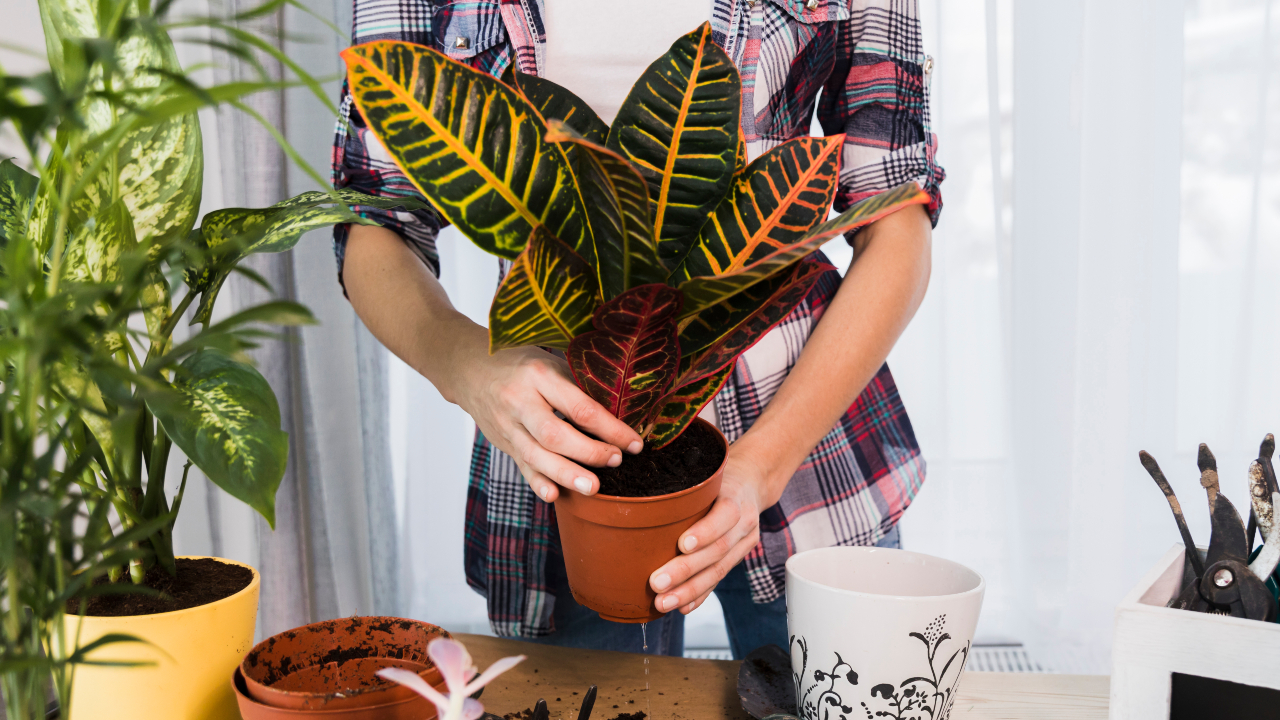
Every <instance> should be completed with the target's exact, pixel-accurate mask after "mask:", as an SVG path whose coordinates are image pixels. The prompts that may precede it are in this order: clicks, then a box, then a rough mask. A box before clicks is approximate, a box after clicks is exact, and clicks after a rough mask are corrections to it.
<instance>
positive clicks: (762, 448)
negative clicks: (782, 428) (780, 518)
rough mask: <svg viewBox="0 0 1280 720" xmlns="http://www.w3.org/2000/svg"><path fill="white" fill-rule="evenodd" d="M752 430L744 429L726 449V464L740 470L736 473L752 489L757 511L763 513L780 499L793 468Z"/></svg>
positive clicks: (778, 452)
mask: <svg viewBox="0 0 1280 720" xmlns="http://www.w3.org/2000/svg"><path fill="white" fill-rule="evenodd" d="M754 430H755V428H752V430H748V431H747V433H746V434H744V435H743V436H742V437H741V438H738V440H737V442H735V443H734V444H732V445H730V446H729V458H728V460H727V461H726V464H728V463H732V464H734V465H736V466H738V467H739V468H740V472H739V473H738V474H739V475H740V476H742V477H743V478H744V480H745V481H746V482H749V483H750V484H751V485H752V486H753V487H754V489H755V491H756V496H757V498H758V499H759V504H760V510H764V509H765V508H768V507H772V506H773V505H774V504H776V503H777V502H778V499H779V498H781V497H782V491H783V490H785V489H786V487H787V483H788V482H789V481H790V480H791V476H792V475H793V474H795V465H792V464H791V463H789V462H788V461H787V460H785V459H784V458H783V457H782V456H783V455H784V453H782V452H780V451H779V450H778V449H777V448H774V447H771V446H770V445H771V444H770V443H767V442H764V441H763V440H762V433H759V432H753V431H754Z"/></svg>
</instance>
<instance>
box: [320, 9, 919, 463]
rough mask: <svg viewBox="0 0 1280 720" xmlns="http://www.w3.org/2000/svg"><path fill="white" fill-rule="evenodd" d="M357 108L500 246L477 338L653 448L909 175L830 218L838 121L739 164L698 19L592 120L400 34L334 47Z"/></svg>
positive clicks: (723, 90)
mask: <svg viewBox="0 0 1280 720" xmlns="http://www.w3.org/2000/svg"><path fill="white" fill-rule="evenodd" d="M343 58H344V59H345V60H346V64H347V73H348V83H349V87H350V91H351V95H352V98H353V99H354V102H355V105H356V107H357V108H358V109H359V111H360V113H361V115H362V116H363V117H364V120H365V121H366V124H367V126H368V127H369V128H370V130H371V131H372V132H373V134H374V135H376V136H377V138H378V140H379V141H380V142H381V143H382V144H383V146H384V147H385V148H386V149H387V151H388V152H389V153H390V155H391V157H392V158H393V159H394V160H395V162H396V163H397V164H398V165H399V166H400V168H401V169H402V170H403V171H404V173H405V174H406V175H407V176H408V177H409V179H410V180H411V181H412V182H413V183H414V185H415V186H416V187H417V188H418V190H420V191H421V192H422V194H423V196H425V197H426V198H427V199H428V200H429V201H430V202H431V204H432V206H433V207H434V208H435V209H436V211H438V212H439V214H440V215H441V216H442V217H443V218H444V219H445V220H447V221H448V222H450V223H452V224H453V225H455V226H457V227H458V229H459V230H460V231H461V232H462V233H463V234H464V235H466V236H467V237H468V238H470V239H471V241H472V242H474V243H475V244H476V245H478V246H480V247H481V248H482V249H484V250H486V251H487V252H490V253H492V254H494V255H498V256H499V257H503V258H507V259H509V260H511V261H512V265H511V269H510V272H508V273H507V275H506V276H505V278H504V279H503V280H502V283H501V285H500V286H499V288H498V292H497V295H496V296H495V297H494V300H493V305H492V307H491V309H490V313H489V321H490V322H489V341H490V351H491V352H492V351H497V350H500V349H502V348H510V347H518V346H523V345H538V346H542V347H546V348H554V349H559V350H563V351H564V352H565V354H566V356H567V358H568V362H569V367H570V369H571V370H572V372H573V377H574V379H575V381H576V382H577V384H578V385H579V386H580V387H581V388H582V389H583V390H584V391H585V392H586V393H587V394H588V395H590V396H591V397H592V398H594V399H596V400H597V401H599V402H600V403H601V404H602V405H603V406H604V407H606V408H607V409H609V410H610V411H611V412H613V413H614V414H615V415H616V416H617V417H618V418H620V419H622V420H623V421H624V422H626V423H627V424H628V425H630V426H631V427H633V428H635V430H636V431H637V432H639V433H640V435H641V436H642V437H644V438H645V439H646V442H647V443H648V444H649V445H650V446H651V447H655V448H656V447H662V446H663V445H666V444H667V443H669V442H670V441H671V440H673V439H675V438H676V437H677V436H678V435H679V434H680V433H681V432H682V431H683V430H684V429H685V427H687V426H688V424H689V423H690V422H691V421H692V420H693V418H694V417H695V416H696V415H697V414H698V412H699V411H700V410H701V409H702V408H703V406H705V405H706V404H707V402H708V401H709V400H710V399H711V398H712V397H713V396H714V395H715V394H716V392H718V391H719V389H720V388H721V386H723V385H724V382H725V379H726V378H727V377H728V375H729V372H730V371H731V369H732V367H733V361H734V360H735V359H736V358H737V357H738V356H739V355H740V354H742V353H743V352H744V351H746V350H747V349H748V348H749V347H751V345H753V344H754V343H755V342H756V341H758V340H759V339H760V338H761V337H763V336H764V334H765V333H766V332H768V330H769V329H770V328H772V327H773V326H774V325H775V324H777V323H778V322H779V321H781V320H782V319H783V318H785V317H786V316H787V314H788V313H789V312H791V310H792V309H793V308H794V307H795V306H796V305H797V304H798V303H799V302H800V301H801V300H803V299H804V297H805V295H806V294H807V293H808V292H809V290H810V289H811V288H812V286H813V284H814V283H815V282H816V281H817V279H818V276H819V275H820V274H821V273H823V272H824V271H826V270H828V269H830V267H831V266H830V265H828V264H826V263H823V262H819V261H817V260H816V259H814V258H811V257H809V255H810V253H812V252H813V251H814V250H815V249H817V248H818V247H819V246H820V245H821V244H822V243H823V242H825V241H826V240H828V239H830V238H832V237H834V236H836V235H839V234H842V233H846V232H848V231H850V230H852V229H853V228H856V227H858V226H861V225H865V224H867V223H870V222H872V221H874V220H876V219H878V218H880V217H883V216H884V215H887V214H889V213H892V212H894V211H896V210H898V209H900V208H902V207H904V206H906V205H910V204H917V203H925V202H928V196H927V195H926V194H925V193H924V192H923V191H921V190H920V188H919V187H918V186H917V185H916V184H915V183H906V184H904V185H901V186H899V187H897V188H894V189H893V190H891V191H888V192H885V193H881V194H880V195H876V196H874V197H871V198H868V199H866V200H864V201H862V202H860V203H858V204H856V205H854V206H853V207H852V208H850V209H849V210H848V211H847V212H845V213H843V214H842V215H840V216H839V217H836V218H833V219H830V220H828V219H827V215H828V210H829V208H830V207H831V202H832V198H833V196H834V194H835V191H836V185H837V176H838V171H839V167H840V155H841V148H842V145H843V140H844V138H843V136H842V135H834V136H830V137H823V138H819V137H800V138H795V139H793V140H790V141H788V142H785V143H783V144H781V145H779V146H778V147H776V148H774V149H772V150H770V151H768V152H766V153H764V154H763V155H761V156H760V157H759V158H756V159H755V161H753V162H751V163H750V164H747V162H746V145H745V143H744V141H743V137H742V131H741V127H740V125H739V118H740V117H741V112H742V108H741V102H742V100H741V98H742V92H741V81H740V79H739V76H738V71H737V69H736V68H735V67H734V65H733V62H732V60H731V59H730V58H729V57H728V55H726V54H725V52H724V51H723V50H721V49H720V47H719V46H717V45H716V44H715V43H714V42H712V40H711V29H710V26H709V25H707V24H704V25H703V26H702V27H700V28H698V29H697V30H694V31H693V32H691V33H689V34H687V35H685V36H683V37H681V38H680V39H679V40H677V41H676V42H675V44H674V45H672V46H671V49H670V50H669V51H667V53H666V54H665V55H663V56H662V57H660V58H658V59H657V60H656V61H655V62H654V63H653V64H652V65H650V66H649V67H648V68H647V69H646V70H645V72H644V74H643V75H641V76H640V79H639V80H638V81H637V82H636V84H635V86H634V87H633V88H632V89H631V92H630V94H629V95H628V96H627V99H626V101H625V102H624V103H623V105H622V107H621V109H620V110H619V112H618V116H617V118H616V120H615V122H614V123H613V125H612V126H609V125H606V124H605V123H604V122H603V121H602V120H601V119H600V118H599V117H598V116H597V115H596V113H594V112H593V111H592V110H591V108H590V107H588V106H587V104H586V103H585V102H583V101H582V100H581V99H580V98H578V97H576V96H575V95H573V94H572V93H571V92H569V91H568V90H566V89H564V88H562V87H560V86H558V85H556V84H554V83H552V82H549V81H547V80H545V79H541V78H538V77H535V76H532V75H526V74H522V73H519V72H509V73H508V74H507V75H506V76H505V78H504V80H505V81H502V80H499V79H497V78H494V77H492V76H490V75H488V74H486V73H483V72H480V71H478V70H475V69H473V68H470V67H468V66H466V65H463V64H461V63H458V62H455V61H453V60H451V59H449V58H448V57H446V56H445V55H443V54H441V53H439V52H436V51H435V50H432V49H431V48H427V47H423V46H420V45H414V44H410V43H403V42H392V41H380V42H373V43H368V44H364V45H357V46H354V47H352V48H350V49H348V50H346V51H345V52H344V53H343Z"/></svg>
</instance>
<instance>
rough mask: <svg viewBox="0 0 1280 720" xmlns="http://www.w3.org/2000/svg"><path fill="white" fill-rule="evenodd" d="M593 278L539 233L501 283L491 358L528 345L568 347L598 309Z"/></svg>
mask: <svg viewBox="0 0 1280 720" xmlns="http://www.w3.org/2000/svg"><path fill="white" fill-rule="evenodd" d="M595 285H596V278H595V272H594V271H593V270H592V269H591V266H590V265H588V264H587V263H586V261H585V260H583V259H582V258H580V257H578V255H577V254H576V253H574V252H573V250H571V249H570V248H569V246H568V245H566V244H564V243H562V242H560V241H559V240H557V239H556V238H554V237H552V236H551V235H550V234H549V233H548V232H546V231H545V230H540V231H539V232H538V233H537V234H535V235H534V236H533V239H532V240H530V241H529V244H528V246H527V247H526V248H525V249H524V252H522V253H520V257H518V258H516V261H515V262H514V263H512V265H511V271H510V272H508V273H507V276H506V277H505V278H503V279H502V284H501V285H499V286H498V292H497V294H496V295H494V298H493V305H491V306H490V307H489V352H497V351H498V350H501V349H503V348H509V347H521V346H524V345H541V346H543V347H552V348H558V349H561V350H564V349H567V348H568V347H569V342H570V341H571V340H573V338H574V337H576V336H577V335H579V334H580V333H582V332H584V331H586V330H587V329H589V328H590V327H591V315H592V313H594V312H595V310H596V307H597V306H598V305H599V300H598V299H597V296H596V292H595Z"/></svg>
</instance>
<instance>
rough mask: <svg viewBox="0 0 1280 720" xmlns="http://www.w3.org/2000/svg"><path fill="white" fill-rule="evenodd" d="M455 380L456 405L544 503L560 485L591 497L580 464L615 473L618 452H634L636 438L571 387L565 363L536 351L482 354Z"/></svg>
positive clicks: (589, 479) (593, 483)
mask: <svg viewBox="0 0 1280 720" xmlns="http://www.w3.org/2000/svg"><path fill="white" fill-rule="evenodd" d="M460 375H461V378H460V380H461V382H460V383H459V386H458V387H457V391H458V392H457V403H458V405H460V406H461V407H462V409H463V410H466V411H467V412H468V413H470V415H471V417H472V418H474V419H475V421H476V425H477V426H478V427H479V428H480V431H481V432H483V433H484V436H485V437H486V438H488V439H489V442H491V443H492V444H493V445H494V447H496V448H498V449H499V450H501V451H503V452H505V453H506V454H508V455H510V456H511V457H512V458H513V459H514V460H515V461H516V464H517V465H518V466H519V468H520V472H521V473H522V474H523V475H524V479H525V481H526V482H528V483H529V487H531V488H533V491H534V493H536V494H537V495H538V497H540V498H542V499H543V500H544V501H546V502H552V501H554V500H555V499H556V498H557V497H559V495H560V487H564V488H568V489H572V490H576V491H578V492H580V493H582V494H584V495H593V494H595V492H596V491H597V490H599V488H600V481H599V479H597V477H596V474H595V473H593V472H591V471H590V470H588V469H587V468H586V467H584V466H592V467H603V466H608V467H617V466H618V465H619V464H620V463H621V462H622V452H621V450H623V449H625V450H626V451H627V452H630V453H638V452H640V449H641V447H642V441H641V439H640V435H639V434H638V433H636V431H635V430H632V429H631V428H630V427H629V426H628V425H627V424H626V423H624V422H622V421H621V420H619V419H618V418H616V417H614V416H613V415H612V414H611V413H609V411H608V410H606V409H605V408H604V406H603V405H601V404H600V403H598V402H596V401H595V400H592V399H591V398H590V397H589V396H588V395H587V394H586V393H584V392H583V391H582V390H581V389H579V388H578V386H577V385H575V384H574V382H573V377H572V375H571V374H570V373H569V364H568V363H567V362H565V361H564V360H563V359H561V358H559V357H557V356H555V355H552V354H551V353H548V352H546V351H544V350H539V349H537V348H528V347H526V348H517V349H511V350H499V351H498V352H496V353H494V354H493V355H489V354H488V353H485V354H484V356H483V357H473V358H472V362H468V363H467V368H466V369H465V370H464V371H463V372H462V373H460ZM556 411H559V412H560V414H561V415H562V416H563V417H564V418H567V419H568V422H566V421H565V420H562V419H561V418H560V417H557V416H556ZM570 423H572V424H570ZM575 426H576V427H575ZM578 428H582V429H583V430H586V431H587V432H590V433H591V434H592V435H595V436H596V437H598V438H600V440H593V439H592V438H590V437H587V436H586V435H585V434H583V433H582V432H579V430H578ZM601 440H602V441H603V442H601ZM575 461H576V462H575Z"/></svg>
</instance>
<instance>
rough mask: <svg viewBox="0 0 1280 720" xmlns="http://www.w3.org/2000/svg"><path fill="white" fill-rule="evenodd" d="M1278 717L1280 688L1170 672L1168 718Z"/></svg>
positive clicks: (1233, 719) (1255, 719)
mask: <svg viewBox="0 0 1280 720" xmlns="http://www.w3.org/2000/svg"><path fill="white" fill-rule="evenodd" d="M1219 718H1220V719H1221V720H1242V719H1243V718H1249V720H1266V719H1275V718H1280V690H1272V689H1271V688H1263V687H1256V686H1254V685H1242V684H1240V683H1234V682H1229V681H1227V680H1215V679H1213V678H1207V677H1200V676H1199V675H1183V674H1182V673H1174V674H1173V692H1172V694H1171V695H1170V698H1169V720H1219Z"/></svg>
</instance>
